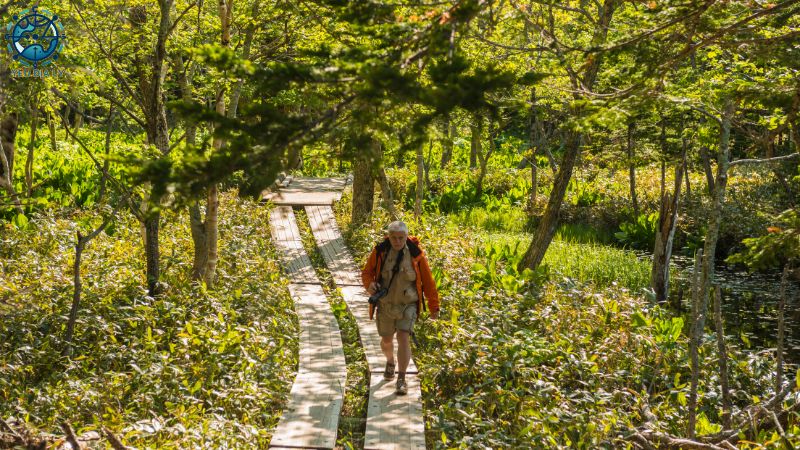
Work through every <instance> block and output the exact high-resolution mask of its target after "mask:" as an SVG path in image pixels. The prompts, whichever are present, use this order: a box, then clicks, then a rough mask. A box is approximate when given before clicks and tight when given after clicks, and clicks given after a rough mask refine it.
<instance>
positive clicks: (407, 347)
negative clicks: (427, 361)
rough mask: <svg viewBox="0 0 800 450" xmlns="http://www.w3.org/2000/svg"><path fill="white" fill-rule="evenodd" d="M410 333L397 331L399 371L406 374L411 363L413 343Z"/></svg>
mask: <svg viewBox="0 0 800 450" xmlns="http://www.w3.org/2000/svg"><path fill="white" fill-rule="evenodd" d="M410 336H411V334H410V333H409V332H408V331H402V330H397V371H398V372H400V373H402V374H405V373H406V369H408V363H409V361H411V342H410V340H409V337H410Z"/></svg>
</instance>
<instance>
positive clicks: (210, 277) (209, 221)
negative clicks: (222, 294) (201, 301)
mask: <svg viewBox="0 0 800 450" xmlns="http://www.w3.org/2000/svg"><path fill="white" fill-rule="evenodd" d="M218 221H219V187H218V185H217V184H212V185H211V186H209V187H208V197H207V199H206V220H205V226H206V255H207V259H206V268H205V271H204V272H203V279H204V280H205V282H206V287H208V288H209V289H211V288H213V287H214V282H215V277H216V273H217V262H218V261H219V251H218V249H217V242H218V233H219V228H218V227H219V223H218Z"/></svg>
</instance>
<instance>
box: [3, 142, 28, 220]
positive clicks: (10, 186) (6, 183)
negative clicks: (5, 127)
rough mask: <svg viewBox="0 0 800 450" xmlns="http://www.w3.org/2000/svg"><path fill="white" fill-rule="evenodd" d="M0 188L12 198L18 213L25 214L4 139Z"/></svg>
mask: <svg viewBox="0 0 800 450" xmlns="http://www.w3.org/2000/svg"><path fill="white" fill-rule="evenodd" d="M0 187H2V188H3V190H4V191H6V192H7V193H8V195H10V196H11V201H12V202H14V207H15V209H16V210H17V213H19V214H23V213H24V212H25V211H24V210H23V209H22V203H21V202H20V201H19V195H17V191H16V190H15V189H14V182H13V180H12V179H11V171H10V170H9V168H8V158H6V151H5V146H4V145H3V140H2V139H0Z"/></svg>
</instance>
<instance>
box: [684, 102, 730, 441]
mask: <svg viewBox="0 0 800 450" xmlns="http://www.w3.org/2000/svg"><path fill="white" fill-rule="evenodd" d="M734 111H735V105H734V103H733V101H732V100H728V101H727V104H726V105H725V111H724V113H723V115H722V118H721V119H722V120H721V123H720V138H719V153H718V155H717V178H716V180H714V185H715V189H714V202H713V206H712V210H711V217H710V218H709V223H708V230H707V232H706V238H705V244H704V246H703V271H702V273H701V280H700V293H699V295H700V297H701V298H702V302H701V304H700V306H701V308H702V310H701V311H700V312H701V315H700V317H701V319H700V320H698V329H697V330H696V331H697V332H698V336H699V333H702V331H703V328H701V327H702V325H703V318H704V316H705V308H706V305H708V297H709V288H710V286H711V280H712V279H713V278H714V256H715V255H716V250H717V239H718V238H719V226H720V222H721V221H722V208H723V205H724V202H725V187H726V185H727V183H728V165H729V164H730V156H729V154H730V146H729V144H730V132H731V120H732V118H733V114H734ZM698 339H699V337H698ZM693 378H694V375H693ZM692 386H693V387H692V391H693V392H692V394H693V396H694V399H695V403H694V405H693V408H692V409H691V410H690V416H689V419H690V422H689V425H690V426H689V429H688V430H687V431H688V432H689V437H691V438H694V435H695V430H694V424H695V419H696V417H695V414H696V411H695V410H694V409H695V408H696V405H697V403H696V402H697V383H696V382H693V383H692Z"/></svg>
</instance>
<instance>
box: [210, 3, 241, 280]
mask: <svg viewBox="0 0 800 450" xmlns="http://www.w3.org/2000/svg"><path fill="white" fill-rule="evenodd" d="M218 12H219V18H220V23H221V29H222V39H221V44H222V47H223V48H228V47H230V41H231V19H232V14H233V0H219V3H218ZM233 95H235V96H236V101H237V102H238V101H239V97H238V94H237V93H234V94H233ZM216 111H217V114H219V115H223V116H224V115H225V87H224V85H221V86H220V87H219V89H218V90H217V103H216ZM234 114H235V113H234ZM224 145H225V142H223V141H222V139H221V138H217V137H215V138H214V141H213V143H212V147H213V149H214V152H218V151H219V150H220V149H221V148H222V147H223V146H224ZM205 228H206V230H205V236H206V252H207V258H206V268H205V271H204V273H203V277H204V279H205V282H206V287H208V288H209V289H211V288H213V287H214V283H215V278H216V274H217V262H218V261H219V251H218V248H217V244H218V237H219V185H217V184H216V183H215V184H212V185H211V186H209V187H208V196H207V200H206V220H205Z"/></svg>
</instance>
